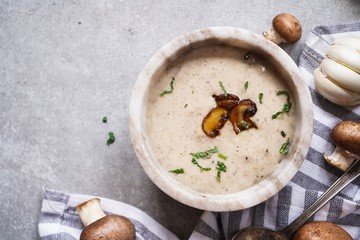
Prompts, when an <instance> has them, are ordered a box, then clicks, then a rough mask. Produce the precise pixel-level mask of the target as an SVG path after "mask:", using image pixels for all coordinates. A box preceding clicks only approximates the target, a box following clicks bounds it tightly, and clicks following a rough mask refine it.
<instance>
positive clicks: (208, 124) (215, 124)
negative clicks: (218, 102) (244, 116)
mask: <svg viewBox="0 0 360 240" xmlns="http://www.w3.org/2000/svg"><path fill="white" fill-rule="evenodd" d="M228 119H229V113H228V110H227V109H226V108H224V107H215V108H213V109H211V110H210V112H209V113H208V114H207V115H206V117H205V118H204V120H203V122H202V129H203V131H204V133H205V134H206V135H207V136H209V137H212V138H214V137H216V136H218V135H220V129H221V128H222V127H223V126H224V125H225V123H226V121H227V120H228Z"/></svg>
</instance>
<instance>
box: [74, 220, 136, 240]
mask: <svg viewBox="0 0 360 240" xmlns="http://www.w3.org/2000/svg"><path fill="white" fill-rule="evenodd" d="M135 238H136V235H135V227H134V225H133V224H132V222H131V221H130V220H129V219H127V218H125V217H123V216H118V215H108V216H106V217H103V218H100V219H99V220H97V221H95V222H93V223H91V224H90V225H88V226H87V227H86V228H85V229H84V230H83V231H82V233H81V235H80V240H134V239H135Z"/></svg>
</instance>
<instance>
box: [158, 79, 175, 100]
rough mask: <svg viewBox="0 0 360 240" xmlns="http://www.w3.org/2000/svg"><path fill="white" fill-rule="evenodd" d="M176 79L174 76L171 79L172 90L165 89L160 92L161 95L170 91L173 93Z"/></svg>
mask: <svg viewBox="0 0 360 240" xmlns="http://www.w3.org/2000/svg"><path fill="white" fill-rule="evenodd" d="M174 81H175V78H174V77H173V78H172V79H171V81H170V90H163V91H162V92H161V93H160V96H161V97H162V96H164V95H165V94H169V93H172V92H173V90H174Z"/></svg>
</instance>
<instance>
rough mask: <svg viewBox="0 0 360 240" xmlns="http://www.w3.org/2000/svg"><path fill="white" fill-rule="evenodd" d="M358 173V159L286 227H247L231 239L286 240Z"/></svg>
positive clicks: (359, 170) (359, 168)
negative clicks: (277, 229)
mask: <svg viewBox="0 0 360 240" xmlns="http://www.w3.org/2000/svg"><path fill="white" fill-rule="evenodd" d="M359 175H360V159H356V160H355V162H354V163H353V164H352V165H351V166H350V167H349V168H348V170H346V172H344V174H343V175H342V176H341V177H340V178H339V179H338V180H337V181H336V182H334V183H333V185H331V187H330V188H329V189H328V190H327V191H326V192H324V193H323V194H322V195H321V196H320V197H319V198H318V199H317V200H316V201H315V202H314V203H313V204H312V205H311V206H310V207H309V208H308V209H307V210H306V211H305V212H303V213H302V214H301V215H300V216H299V217H298V218H296V219H295V220H294V221H293V222H292V223H290V224H289V225H288V226H287V227H285V228H283V229H281V230H279V231H273V230H270V229H267V228H263V227H247V228H244V229H242V230H240V231H239V232H238V233H237V234H236V235H235V236H234V237H233V238H232V240H286V239H290V238H291V237H292V236H293V235H294V233H295V232H296V230H298V229H299V228H300V227H301V226H302V225H303V224H304V223H305V222H306V221H307V220H309V218H311V217H312V216H313V215H314V214H315V213H316V212H317V211H318V210H320V208H322V207H323V206H324V205H325V204H326V203H327V202H328V201H330V199H332V198H333V197H334V196H335V195H336V194H338V193H339V192H340V191H341V190H343V189H344V188H345V187H346V186H347V185H348V184H349V183H351V182H352V181H353V180H354V179H356V178H357V177H358V176H359Z"/></svg>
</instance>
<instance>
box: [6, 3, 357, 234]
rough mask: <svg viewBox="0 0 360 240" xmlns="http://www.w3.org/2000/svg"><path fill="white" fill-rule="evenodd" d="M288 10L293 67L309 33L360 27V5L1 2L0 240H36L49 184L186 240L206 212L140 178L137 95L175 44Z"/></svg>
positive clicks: (267, 21) (252, 25)
mask: <svg viewBox="0 0 360 240" xmlns="http://www.w3.org/2000/svg"><path fill="white" fill-rule="evenodd" d="M280 12H290V13H292V14H294V15H296V16H297V17H298V18H299V20H300V21H301V22H302V24H303V37H302V39H301V40H300V42H298V43H297V44H295V45H294V46H285V47H284V48H285V50H286V51H287V52H288V53H289V54H290V56H291V57H292V58H293V59H294V60H295V61H296V62H297V61H298V59H299V56H300V53H301V51H302V48H303V46H304V42H305V38H306V36H307V34H308V33H309V31H310V30H311V28H312V27H313V26H315V25H317V24H335V23H339V22H349V21H350V22H351V21H355V20H360V1H359V0H343V1H337V0H319V1H306V0H297V1H294V0H283V1H276V0H269V1H263V0H261V1H260V0H257V1H247V0H238V1H236V0H208V1H200V0H196V1H190V0H188V1H155V0H148V1H145V0H133V1H130V0H128V1H125V0H124V1H115V0H108V1H105V0H92V1H78V0H72V1H70V0H69V1H61V0H53V1H40V0H26V1H25V0H19V1H6V0H3V1H1V2H0V204H1V208H0V215H1V216H2V217H1V219H0V238H1V239H39V236H38V230H37V222H38V216H39V212H40V207H41V199H42V189H43V187H47V188H53V189H58V190H63V191H68V192H72V193H82V194H91V195H99V196H103V197H108V198H112V199H114V200H118V201H123V202H125V203H128V204H131V205H133V206H135V207H138V208H139V209H141V210H143V211H145V212H146V213H148V214H149V215H151V216H152V217H153V218H154V219H155V220H157V221H158V222H160V223H161V224H163V225H164V226H165V227H167V228H168V229H169V230H171V231H173V232H174V233H176V234H177V235H178V236H179V237H180V238H181V239H186V238H188V237H189V236H190V234H191V231H192V229H193V228H194V226H195V224H196V222H197V220H198V218H199V217H200V215H201V213H202V211H200V210H196V209H193V208H190V207H187V206H185V205H183V204H181V203H178V202H176V201H174V200H173V199H171V198H170V197H168V196H167V195H165V194H164V193H163V192H161V191H160V190H159V189H158V188H157V187H156V186H155V185H154V184H153V183H152V182H151V181H150V180H149V178H148V177H147V176H146V175H145V174H144V172H143V171H142V168H141V166H140V165H139V163H138V161H137V159H136V156H135V154H134V151H133V149H132V145H131V142H130V138H129V132H128V106H129V99H130V95H131V89H132V86H133V84H134V82H135V81H136V78H137V75H138V74H139V72H140V71H141V69H142V68H143V66H144V65H145V64H146V62H147V61H148V59H149V58H150V57H151V56H152V55H153V54H154V53H155V52H156V51H157V50H158V49H159V48H161V47H162V46H163V45H164V44H165V43H167V42H168V41H169V40H171V39H173V38H175V37H177V36H178V35H180V34H182V33H185V32H188V31H191V30H194V29H197V28H203V27H209V26H220V25H221V26H233V27H240V28H246V29H249V30H251V31H254V32H257V33H261V32H262V31H264V30H266V29H267V28H269V26H270V25H271V21H272V18H273V17H274V16H275V15H276V14H278V13H280ZM103 116H107V117H108V123H107V124H104V123H102V121H101V120H102V117H103ZM108 131H114V133H115V135H116V142H115V143H114V144H113V145H110V146H108V145H106V140H107V133H108Z"/></svg>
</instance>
